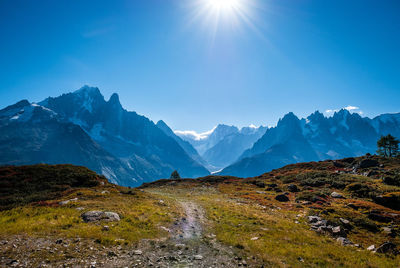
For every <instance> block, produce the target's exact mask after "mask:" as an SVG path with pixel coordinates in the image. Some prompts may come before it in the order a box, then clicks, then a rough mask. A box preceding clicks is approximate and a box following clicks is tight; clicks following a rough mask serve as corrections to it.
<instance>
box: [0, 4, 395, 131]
mask: <svg viewBox="0 0 400 268" xmlns="http://www.w3.org/2000/svg"><path fill="white" fill-rule="evenodd" d="M206 1H210V0H141V1H139V0H136V1H135V0H132V1H102V0H96V1H74V0H66V1H62V0H58V1H42V0H39V1H29V0H26V1H21V0H1V1H0V38H1V39H0V107H5V106H7V105H9V104H12V103H15V102H17V101H18V100H21V99H28V100H30V101H40V100H42V99H44V98H45V97H48V96H58V95H60V94H62V93H66V92H70V91H73V90H75V89H78V88H79V87H81V86H82V85H84V84H88V85H92V86H97V87H99V88H100V90H101V91H102V93H103V94H104V95H105V97H106V98H108V97H109V96H110V95H111V94H112V93H113V92H117V93H119V95H120V100H121V103H122V105H123V106H124V107H125V108H127V109H128V110H134V111H136V112H138V113H139V114H143V115H145V116H147V117H149V118H150V119H152V120H154V121H157V120H159V119H163V120H164V121H165V122H167V124H169V125H170V126H171V127H172V128H173V129H180V130H189V129H190V130H196V131H205V130H208V129H211V128H212V127H213V126H215V125H216V124H218V123H226V124H234V125H238V126H245V125H250V124H255V125H260V124H263V125H274V124H275V123H276V122H277V120H278V119H279V118H280V117H282V116H283V115H284V114H286V113H287V112H289V111H292V112H294V113H295V114H297V115H299V116H306V115H308V114H310V113H312V112H313V111H315V110H320V111H326V110H328V109H331V110H334V109H338V108H342V107H346V106H349V105H351V106H356V107H360V109H361V110H362V111H363V113H364V115H366V116H375V115H378V114H380V113H385V112H400V105H399V100H400V52H399V48H400V32H399V29H400V16H399V14H400V1H398V0H393V1H391V0H385V1H381V0H375V1H370V0H352V1H349V0H331V1H320V0H313V1H311V0H297V1H293V0H280V1H267V0H242V4H241V14H245V16H246V19H243V16H241V15H239V14H238V13H236V12H232V11H226V10H225V11H221V16H220V21H219V23H218V26H216V24H215V20H216V17H215V10H210V9H207V8H205V5H206V4H205V2H206ZM200 11H201V12H200Z"/></svg>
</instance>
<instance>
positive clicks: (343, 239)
mask: <svg viewBox="0 0 400 268" xmlns="http://www.w3.org/2000/svg"><path fill="white" fill-rule="evenodd" d="M336 241H338V242H339V243H340V244H341V245H342V246H348V245H352V244H353V242H351V241H350V240H349V239H347V238H346V237H338V238H337V239H336Z"/></svg>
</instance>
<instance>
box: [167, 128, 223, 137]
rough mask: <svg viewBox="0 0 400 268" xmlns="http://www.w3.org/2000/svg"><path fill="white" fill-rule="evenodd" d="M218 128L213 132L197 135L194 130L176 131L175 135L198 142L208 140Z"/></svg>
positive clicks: (212, 130)
mask: <svg viewBox="0 0 400 268" xmlns="http://www.w3.org/2000/svg"><path fill="white" fill-rule="evenodd" d="M216 128H217V126H215V127H213V128H212V129H211V130H209V131H206V132H202V133H197V132H196V131H194V130H174V133H175V134H176V135H178V136H179V137H181V138H187V139H193V140H196V141H200V140H204V139H207V138H208V137H209V136H210V135H211V134H212V133H213V132H214V130H215V129H216Z"/></svg>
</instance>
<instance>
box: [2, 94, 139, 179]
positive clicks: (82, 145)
mask: <svg viewBox="0 0 400 268" xmlns="http://www.w3.org/2000/svg"><path fill="white" fill-rule="evenodd" d="M0 151H1V153H0V163H1V164H2V165H26V164H37V163H48V164H57V163H67V164H75V165H81V166H86V167H88V168H91V169H93V170H96V171H97V172H99V173H103V174H105V175H108V179H109V180H110V181H112V182H113V183H118V184H125V185H130V184H131V185H132V184H136V183H137V181H135V180H134V177H135V174H134V173H133V172H132V171H130V170H128V169H127V168H126V167H125V165H124V164H123V163H122V162H121V161H120V160H119V159H117V158H116V157H114V156H113V155H111V154H110V153H108V152H107V151H105V150H104V149H103V148H101V146H99V145H98V144H97V143H96V142H94V141H93V140H92V139H91V138H90V137H89V135H87V134H86V132H85V131H83V130H82V129H81V127H80V126H78V125H75V124H72V123H70V122H63V121H62V120H60V117H59V116H58V115H57V114H56V113H55V112H54V111H51V110H49V109H47V108H45V107H43V106H40V105H37V104H32V103H29V102H28V101H27V100H23V101H20V102H18V103H16V104H14V105H11V106H8V107H6V108H5V109H2V110H0Z"/></svg>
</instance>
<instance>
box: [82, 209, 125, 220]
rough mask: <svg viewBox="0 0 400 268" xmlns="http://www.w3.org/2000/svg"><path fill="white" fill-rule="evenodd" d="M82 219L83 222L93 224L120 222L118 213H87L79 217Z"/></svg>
mask: <svg viewBox="0 0 400 268" xmlns="http://www.w3.org/2000/svg"><path fill="white" fill-rule="evenodd" d="M81 217H82V219H83V220H84V221H85V222H94V221H120V220H121V219H120V217H119V215H118V213H115V212H109V211H107V212H104V211H96V210H94V211H88V212H85V213H83V214H82V215H81Z"/></svg>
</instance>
